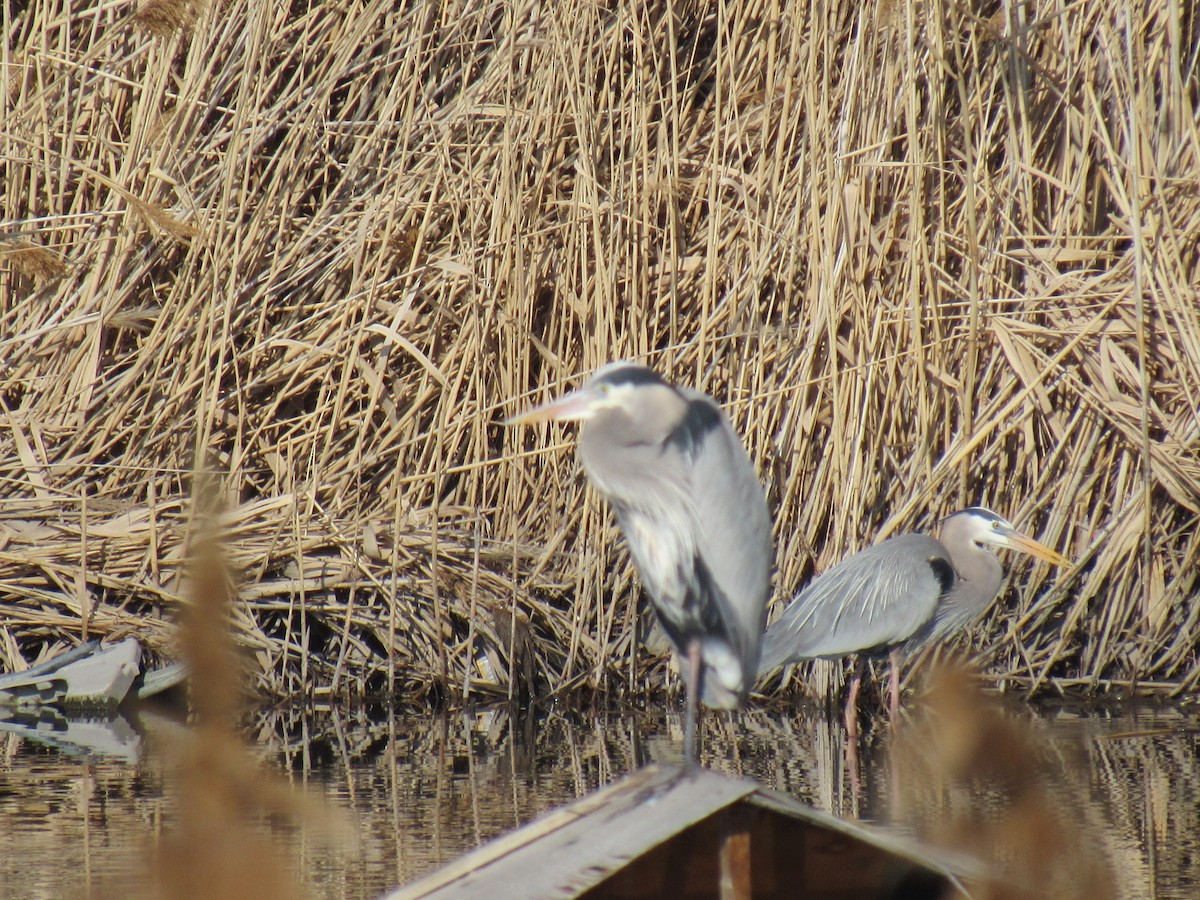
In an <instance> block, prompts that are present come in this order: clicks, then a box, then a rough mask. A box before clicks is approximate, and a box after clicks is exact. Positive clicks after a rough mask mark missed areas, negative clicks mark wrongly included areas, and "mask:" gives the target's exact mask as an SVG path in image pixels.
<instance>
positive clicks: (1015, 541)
mask: <svg viewBox="0 0 1200 900" xmlns="http://www.w3.org/2000/svg"><path fill="white" fill-rule="evenodd" d="M1005 537H1006V538H1008V546H1009V547H1011V548H1012V549H1013V550H1020V551H1021V552H1022V553H1028V554H1029V555H1030V556H1036V557H1037V558H1038V559H1044V560H1045V561H1046V562H1049V563H1054V565H1056V566H1063V567H1064V568H1067V567H1069V566H1070V565H1071V560H1069V559H1067V558H1066V557H1065V556H1063V555H1062V554H1061V553H1059V552H1058V551H1056V550H1051V549H1050V548H1049V547H1047V546H1046V545H1045V544H1039V543H1038V542H1037V541H1035V540H1034V539H1033V538H1031V537H1027V536H1026V535H1023V534H1021V533H1020V532H1019V531H1010V532H1008V533H1007V534H1006V535H1005Z"/></svg>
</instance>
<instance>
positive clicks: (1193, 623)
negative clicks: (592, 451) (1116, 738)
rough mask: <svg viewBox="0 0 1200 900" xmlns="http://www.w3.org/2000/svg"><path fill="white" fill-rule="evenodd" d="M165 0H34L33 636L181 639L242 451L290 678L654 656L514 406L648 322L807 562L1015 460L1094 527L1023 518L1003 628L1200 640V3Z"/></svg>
mask: <svg viewBox="0 0 1200 900" xmlns="http://www.w3.org/2000/svg"><path fill="white" fill-rule="evenodd" d="M140 9H141V11H142V15H141V19H140V20H139V18H138V17H137V16H134V15H133V12H134V8H133V6H132V5H125V6H122V5H120V4H115V5H114V4H101V5H95V4H83V3H73V4H72V3H69V2H66V0H46V2H42V3H37V4H28V5H23V4H17V5H12V4H7V5H5V6H4V8H3V12H2V13H0V16H2V17H3V33H4V41H3V44H2V46H0V63H2V77H3V86H2V89H0V104H2V105H3V115H2V121H3V123H4V124H3V128H2V129H0V145H2V152H0V172H2V178H0V184H3V186H4V187H3V193H2V195H0V204H2V210H0V232H2V233H3V234H4V235H5V240H6V241H10V242H11V241H23V242H25V243H24V244H21V246H22V247H24V246H26V245H28V246H33V247H37V248H41V249H42V250H44V251H45V252H47V253H52V254H53V255H54V257H55V258H57V259H59V260H61V261H62V267H61V268H59V267H54V266H52V267H50V268H49V269H47V270H45V271H39V270H30V269H29V267H28V266H24V265H22V263H21V262H20V260H19V259H14V258H13V257H12V256H11V255H5V256H2V257H0V342H2V344H3V347H4V361H3V366H2V368H0V450H2V452H0V484H3V503H2V504H0V579H2V583H3V585H4V588H3V591H2V593H0V665H2V666H4V667H5V668H13V667H20V666H21V665H23V664H24V662H25V659H26V658H28V657H30V656H32V655H35V654H37V653H38V652H46V651H48V650H49V649H51V647H52V646H53V645H54V644H56V643H59V642H64V641H70V640H74V639H75V638H76V637H77V635H78V633H79V632H80V631H81V629H82V627H83V626H82V623H83V621H84V619H85V618H86V620H87V623H88V624H87V628H88V629H89V631H90V633H93V634H97V633H98V634H115V633H120V632H133V633H136V634H138V635H139V636H140V637H141V638H142V639H143V640H144V641H145V642H146V643H147V644H148V645H149V646H150V647H152V648H153V649H155V650H165V649H166V647H167V644H168V642H169V640H170V632H169V629H168V628H167V626H166V624H165V622H166V621H167V620H168V619H170V617H171V616H172V615H173V614H174V611H175V608H176V607H177V606H178V605H180V604H181V603H182V602H183V597H182V594H181V588H180V577H181V563H182V556H181V549H180V548H181V547H182V546H183V545H184V543H185V541H186V538H187V535H186V531H187V524H186V523H187V521H188V512H189V510H188V502H187V497H188V496H189V493H190V488H189V473H191V472H193V471H194V470H197V469H204V470H212V469H215V470H217V471H219V472H220V473H221V475H222V476H223V477H224V478H225V479H226V482H225V483H227V484H229V485H230V489H229V496H228V497H227V498H226V504H227V506H228V508H229V509H230V512H229V513H228V514H227V516H226V522H225V525H226V526H227V527H228V528H229V529H230V531H231V534H232V538H231V543H230V553H231V556H232V557H233V562H234V564H235V565H237V566H238V567H239V568H240V569H242V570H243V571H245V572H246V573H247V578H248V587H247V589H246V591H245V592H244V594H243V599H242V601H241V602H240V603H239V605H238V607H237V609H236V612H235V623H236V625H237V627H238V632H239V637H240V640H241V642H242V643H243V644H244V645H245V646H246V647H247V648H249V650H250V651H251V652H252V653H253V655H254V657H255V660H256V666H257V670H258V677H259V681H260V685H259V688H260V690H263V691H269V692H274V693H289V692H295V691H301V690H305V691H312V692H316V693H342V692H348V691H349V692H352V691H376V690H386V689H387V688H388V687H389V686H394V687H395V689H396V690H397V691H399V692H400V693H401V694H403V695H405V696H410V697H413V698H416V699H422V700H428V699H439V698H449V699H455V698H460V697H462V696H464V695H470V696H477V695H479V694H480V693H482V694H484V695H487V696H498V695H505V694H508V693H510V692H512V691H515V690H517V689H521V685H519V684H516V683H515V682H514V681H513V680H512V679H509V678H508V675H507V672H508V669H509V663H508V659H509V652H510V651H511V650H512V649H513V645H514V644H515V643H519V644H520V646H521V648H522V652H521V653H520V654H519V656H520V657H521V658H520V659H518V662H517V665H516V666H515V667H512V668H514V670H515V671H518V672H521V673H524V674H523V676H522V678H523V679H524V680H535V681H536V685H534V686H533V687H534V688H535V689H536V690H537V691H538V692H541V693H544V692H546V691H565V690H570V689H575V688H588V687H590V688H597V689H604V690H611V691H616V692H629V693H641V692H643V691H645V690H647V689H653V688H656V687H661V685H662V684H663V678H662V670H663V662H664V659H665V657H664V654H663V653H661V652H655V653H648V652H645V651H641V652H639V650H638V646H639V630H638V626H639V620H640V618H641V614H640V613H639V610H638V607H637V602H636V601H637V596H638V588H637V581H636V577H635V576H634V573H633V571H632V569H631V567H630V564H629V563H628V560H627V557H626V555H625V554H624V552H623V551H622V550H621V549H620V548H619V542H618V541H617V540H616V536H615V533H614V529H613V527H612V524H611V521H610V517H609V512H608V511H607V510H606V509H605V508H604V506H603V505H602V504H601V503H599V502H598V501H597V499H596V498H595V497H594V496H593V495H591V494H590V493H588V492H587V491H586V490H585V487H584V485H583V483H582V480H581V479H580V478H579V477H578V474H577V467H576V463H575V461H574V458H573V453H572V452H571V449H570V448H571V445H572V442H573V435H571V434H569V433H566V432H564V431H561V430H549V431H544V432H522V433H511V434H510V433H506V432H505V430H504V429H503V428H502V426H501V425H500V420H501V419H502V418H503V416H504V415H505V414H508V413H510V412H512V411H514V410H515V409H516V408H518V407H520V406H523V405H524V404H526V403H529V402H532V401H534V400H537V399H541V398H543V397H544V396H545V395H546V394H547V393H549V392H553V391H558V390H561V389H562V388H564V387H565V386H567V385H569V384H571V383H573V380H574V379H575V378H577V377H578V376H579V375H581V374H583V373H586V372H588V371H590V370H591V369H593V368H595V367H596V366H598V365H599V364H601V363H603V362H605V361H608V360H611V359H614V358H618V357H636V358H642V359H645V360H647V361H649V362H650V363H651V364H653V365H654V366H656V367H658V368H659V369H661V370H662V371H664V372H666V373H669V374H670V375H671V376H673V377H675V378H677V379H678V380H680V381H683V382H687V383H689V384H694V385H696V386H698V387H700V388H702V389H704V390H707V391H709V392H710V393H712V394H714V395H715V396H716V397H718V398H719V399H721V400H722V401H723V402H724V403H725V405H726V407H727V409H728V410H729V412H730V414H731V416H732V418H733V421H734V422H735V424H736V426H737V427H738V429H739V431H741V433H742V434H743V435H745V439H746V442H747V444H748V446H749V449H750V452H751V455H752V457H753V458H754V459H755V460H756V462H757V464H758V465H759V467H760V471H761V473H762V475H763V478H764V481H765V483H766V485H767V489H768V492H769V496H770V500H771V505H772V509H773V511H774V513H775V517H776V518H775V521H776V537H777V551H778V573H779V574H778V587H779V591H778V595H779V596H778V598H777V602H781V601H782V600H783V599H785V598H786V596H787V595H790V593H791V591H792V590H794V589H795V588H796V587H797V586H798V585H800V584H801V583H802V582H803V581H804V580H805V579H807V578H808V577H809V576H810V575H811V574H812V573H813V572H814V571H816V570H819V569H821V568H824V567H826V566H828V565H829V564H831V563H832V562H834V561H836V560H837V559H839V558H841V557H842V556H843V555H845V554H846V553H848V552H850V551H852V550H855V549H857V548H859V547H860V546H862V545H863V544H865V543H867V542H869V541H871V540H873V539H874V538H876V537H881V536H886V535H888V534H892V533H895V532H897V531H901V530H907V529H911V528H918V527H930V526H931V525H932V524H933V523H935V522H936V520H937V519H938V517H940V516H942V515H944V514H945V513H947V512H950V511H952V510H953V509H955V508H959V507H962V506H966V505H970V504H974V503H978V502H983V503H986V504H988V505H990V506H992V507H993V508H995V509H997V510H998V511H1000V512H1002V513H1003V514H1005V515H1007V516H1008V517H1009V518H1011V519H1013V520H1014V521H1015V522H1016V523H1017V524H1018V525H1020V526H1022V527H1026V528H1029V529H1030V530H1032V531H1033V532H1035V533H1036V534H1037V535H1038V536H1039V537H1040V538H1041V539H1042V540H1043V541H1045V542H1046V543H1049V544H1050V545H1052V546H1055V547H1058V548H1059V549H1061V550H1063V551H1064V552H1066V553H1068V554H1070V555H1072V556H1073V557H1074V558H1076V559H1078V560H1079V565H1078V567H1077V568H1076V569H1074V570H1072V571H1070V572H1068V573H1058V572H1052V571H1049V570H1047V569H1046V568H1045V567H1038V568H1031V567H1030V566H1029V564H1028V563H1021V562H1019V561H1010V562H1011V563H1012V572H1013V579H1012V584H1013V585H1014V587H1013V589H1012V590H1009V591H1007V592H1006V593H1005V595H1004V597H1003V598H1002V600H1001V602H1000V603H999V604H998V606H997V609H996V612H995V613H994V615H992V616H991V617H990V618H989V619H988V621H987V622H986V623H985V629H986V633H987V636H988V644H989V646H990V647H991V650H990V657H989V666H990V671H991V672H993V673H994V674H996V675H999V676H1003V677H1006V678H1008V679H1010V680H1011V681H1012V682H1013V683H1015V684H1019V685H1022V686H1026V687H1034V688H1037V687H1042V686H1044V685H1046V684H1047V683H1050V682H1053V683H1056V684H1058V685H1067V686H1070V685H1077V686H1085V687H1096V686H1098V685H1113V684H1117V685H1125V684H1130V685H1131V684H1134V683H1141V684H1145V685H1149V686H1151V687H1156V686H1157V687H1169V688H1172V689H1177V690H1182V689H1188V688H1191V687H1194V686H1195V685H1196V682H1197V680H1198V679H1200V657H1198V655H1197V652H1196V650H1197V634H1198V628H1197V618H1198V617H1200V604H1196V603H1194V601H1193V595H1194V592H1195V578H1196V574H1195V573H1196V569H1197V566H1196V561H1197V554H1198V551H1200V536H1198V535H1200V529H1197V517H1198V510H1200V463H1198V461H1197V448H1198V447H1200V417H1198V414H1197V413H1198V409H1200V389H1198V386H1200V312H1198V306H1200V304H1198V303H1197V290H1196V285H1197V284H1198V283H1200V272H1198V256H1197V250H1196V248H1197V245H1198V244H1200V190H1197V186H1198V181H1200V178H1198V175H1197V173H1200V128H1198V127H1197V115H1196V97H1197V96H1198V90H1200V86H1198V85H1197V83H1196V81H1197V76H1196V71H1197V68H1196V59H1197V56H1198V55H1200V40H1198V35H1197V28H1198V26H1197V20H1196V16H1195V13H1194V11H1192V10H1191V9H1190V7H1188V6H1187V5H1186V4H1182V3H1180V2H1178V0H1120V2H1115V3H1071V2H1067V0H1048V2H1046V3H1044V4H1038V5H1036V6H1034V5H1031V4H1008V3H1005V4H1002V5H998V4H996V3H994V2H993V3H984V4H982V5H979V6H976V5H968V4H961V3H957V2H952V0H928V2H924V3H907V4H905V3H899V2H894V0H879V2H877V3H874V4H859V3H851V2H848V0H833V2H830V3H827V4H823V5H816V4H796V3H792V4H789V3H783V2H779V0H775V2H767V0H730V2H724V3H712V4H704V3H695V2H689V3H679V4H666V5H661V4H649V5H645V4H633V5H627V4H617V5H616V6H615V7H609V6H605V5H603V4H601V5H597V4H590V3H577V2H566V3H539V2H521V0H518V2H515V3H499V2H493V3H486V2H477V0H464V2H462V3H459V4H452V5H445V4H420V3H418V4H413V5H409V6H407V7H403V8H398V7H397V6H396V5H395V4H394V3H391V2H387V0H367V2H364V3H354V4H333V5H330V4H311V5H305V4H292V5H290V6H283V7H281V6H278V5H275V4H255V3H248V2H245V0H229V2H225V3H220V4H205V3H199V2H191V3H189V2H184V0H180V2H179V3H178V6H177V8H173V7H171V4H169V3H164V2H162V0H155V2H152V3H146V4H142V6H141V7H140ZM10 239H11V240H10ZM6 246H8V245H7V244H6ZM50 276H53V277H50ZM514 616H515V618H514ZM514 621H517V622H520V623H522V628H512V627H511V623H512V622H514ZM497 623H501V624H500V625H498V624H497ZM503 623H508V626H509V627H507V628H505V627H504V625H503ZM521 634H523V635H525V637H522V638H521V639H520V640H519V641H518V635H521ZM505 637H507V640H504V638H505ZM530 656H532V657H533V660H532V662H531V661H530Z"/></svg>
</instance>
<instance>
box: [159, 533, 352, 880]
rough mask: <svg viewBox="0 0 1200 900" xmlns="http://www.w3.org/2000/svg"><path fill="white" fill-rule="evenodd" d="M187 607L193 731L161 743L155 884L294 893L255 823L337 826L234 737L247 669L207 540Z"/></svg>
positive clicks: (224, 582) (225, 584) (185, 643)
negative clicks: (165, 810)
mask: <svg viewBox="0 0 1200 900" xmlns="http://www.w3.org/2000/svg"><path fill="white" fill-rule="evenodd" d="M190 596H191V603H190V605H189V606H188V607H187V609H186V611H185V613H184V615H183V617H182V620H181V622H180V625H179V646H180V650H181V651H182V655H183V658H184V659H185V660H186V661H187V663H188V666H189V672H190V682H189V684H190V696H191V702H192V708H193V711H194V724H193V727H192V728H191V729H190V731H189V732H188V733H186V734H185V735H183V736H176V737H175V738H174V739H169V740H168V739H164V740H163V741H162V742H160V744H161V751H162V752H163V753H164V754H165V755H166V758H167V761H168V762H169V763H173V766H170V767H169V769H173V771H174V773H175V775H176V778H177V786H178V806H177V809H178V822H177V823H175V824H174V827H173V828H171V830H170V831H169V832H168V834H167V836H166V837H165V838H164V840H163V842H162V845H161V848H160V853H159V855H158V860H157V865H156V867H155V873H156V881H157V884H158V886H159V888H160V890H161V893H162V896H164V897H171V898H197V900H199V898H210V897H230V898H236V897H245V898H272V897H278V898H281V900H282V898H289V897H297V896H300V889H299V883H298V881H297V878H296V873H295V871H294V869H293V868H292V867H290V866H289V865H288V864H287V862H286V861H285V860H284V858H283V857H282V856H281V855H280V854H279V853H278V852H277V851H276V850H275V848H274V847H273V845H272V843H271V841H270V840H269V837H268V836H267V835H265V834H264V829H263V827H262V821H261V820H262V818H263V817H281V818H283V819H285V820H287V821H292V822H296V823H298V824H300V825H302V826H310V827H311V826H322V827H323V828H324V829H325V830H326V831H328V828H329V827H330V826H331V824H333V823H334V821H335V819H334V817H333V816H332V814H331V813H329V811H328V810H327V809H326V807H325V806H324V805H323V804H321V803H319V802H317V801H316V800H315V799H312V798H310V797H309V796H308V795H307V794H305V793H304V792H301V791H298V790H296V789H294V788H293V787H292V786H290V785H289V784H287V782H285V781H283V780H282V779H281V778H279V777H278V776H276V775H274V774H272V773H270V772H267V771H264V770H263V768H262V767H261V766H260V765H259V764H258V763H257V762H256V761H255V759H254V758H253V757H252V756H251V754H250V753H249V752H248V750H247V748H246V747H245V746H244V745H243V742H242V740H241V738H240V736H239V734H238V732H237V730H236V729H237V725H238V723H239V721H240V720H241V716H242V712H243V703H242V695H243V692H244V690H245V664H244V660H243V659H242V657H241V656H240V655H239V654H238V653H237V652H236V649H235V645H234V641H233V639H232V636H231V633H230V610H231V601H232V598H233V582H232V581H231V576H230V572H229V570H228V568H227V567H226V565H225V564H224V560H223V558H222V556H221V553H220V548H219V546H218V545H217V544H215V543H213V542H212V541H211V540H205V539H202V540H201V541H200V543H199V547H198V550H197V552H196V554H195V556H194V559H193V566H192V569H191V591H190Z"/></svg>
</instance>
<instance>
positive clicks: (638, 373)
mask: <svg viewBox="0 0 1200 900" xmlns="http://www.w3.org/2000/svg"><path fill="white" fill-rule="evenodd" d="M596 381H598V382H603V383H604V384H633V385H638V384H666V382H665V381H663V379H662V376H661V375H659V374H658V373H657V372H655V371H654V370H653V369H647V368H646V367H645V366H619V367H618V368H616V369H613V370H612V371H611V372H608V373H606V374H604V375H601V376H600V377H599V378H597V379H596Z"/></svg>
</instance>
